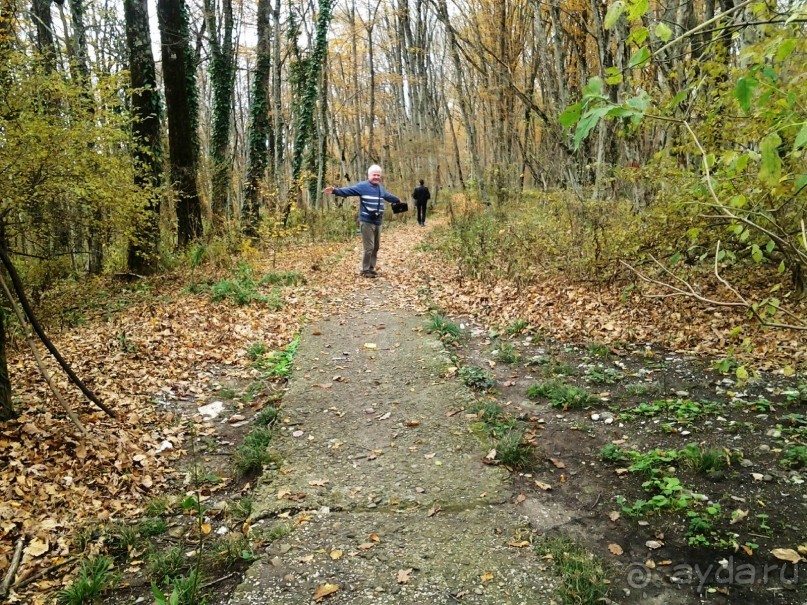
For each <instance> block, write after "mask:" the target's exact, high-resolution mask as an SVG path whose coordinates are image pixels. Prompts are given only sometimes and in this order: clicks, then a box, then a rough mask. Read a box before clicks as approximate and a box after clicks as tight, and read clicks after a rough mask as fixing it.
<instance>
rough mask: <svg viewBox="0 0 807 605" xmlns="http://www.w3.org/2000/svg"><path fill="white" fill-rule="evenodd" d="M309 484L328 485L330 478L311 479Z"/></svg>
mask: <svg viewBox="0 0 807 605" xmlns="http://www.w3.org/2000/svg"><path fill="white" fill-rule="evenodd" d="M308 485H310V486H311V487H325V486H326V485H328V480H327V479H315V480H314V481H309V482H308Z"/></svg>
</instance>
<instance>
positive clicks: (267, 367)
mask: <svg viewBox="0 0 807 605" xmlns="http://www.w3.org/2000/svg"><path fill="white" fill-rule="evenodd" d="M299 346H300V337H299V336H295V337H294V338H293V339H292V341H291V342H290V343H289V344H287V345H286V347H285V348H284V349H283V350H281V351H271V352H269V353H265V354H263V355H261V356H260V357H258V358H257V359H256V360H255V362H254V364H255V367H256V368H258V369H259V370H260V371H261V373H262V374H263V375H264V376H265V377H266V378H281V379H285V378H288V377H289V376H291V371H292V369H293V368H294V356H295V355H296V354H297V348H298V347H299Z"/></svg>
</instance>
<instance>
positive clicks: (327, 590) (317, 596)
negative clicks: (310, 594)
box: [314, 584, 339, 602]
mask: <svg viewBox="0 0 807 605" xmlns="http://www.w3.org/2000/svg"><path fill="white" fill-rule="evenodd" d="M337 590H339V584H320V585H319V586H317V590H316V592H315V593H314V600H315V601H317V602H320V601H322V599H324V598H325V597H327V596H328V595H332V594H333V593H335V592H336V591H337Z"/></svg>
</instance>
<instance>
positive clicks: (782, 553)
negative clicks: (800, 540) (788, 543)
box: [771, 548, 802, 563]
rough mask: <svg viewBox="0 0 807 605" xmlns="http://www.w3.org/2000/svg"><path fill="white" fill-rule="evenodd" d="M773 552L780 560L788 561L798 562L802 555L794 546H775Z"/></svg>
mask: <svg viewBox="0 0 807 605" xmlns="http://www.w3.org/2000/svg"><path fill="white" fill-rule="evenodd" d="M771 554H772V555H773V556H774V557H776V558H777V559H779V560H780V561H787V562H788V563H798V562H799V561H801V560H802V557H801V555H800V554H799V553H797V552H796V551H795V550H793V549H792V548H774V549H773V550H772V551H771Z"/></svg>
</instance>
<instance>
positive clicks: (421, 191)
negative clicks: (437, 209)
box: [412, 179, 432, 227]
mask: <svg viewBox="0 0 807 605" xmlns="http://www.w3.org/2000/svg"><path fill="white" fill-rule="evenodd" d="M431 196H432V194H431V193H429V188H428V187H426V185H424V184H423V179H420V186H419V187H415V190H414V191H413V192H412V199H414V200H415V208H417V211H418V225H420V226H421V227H425V226H426V203H427V202H428V201H429V199H431Z"/></svg>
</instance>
